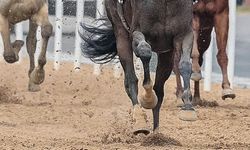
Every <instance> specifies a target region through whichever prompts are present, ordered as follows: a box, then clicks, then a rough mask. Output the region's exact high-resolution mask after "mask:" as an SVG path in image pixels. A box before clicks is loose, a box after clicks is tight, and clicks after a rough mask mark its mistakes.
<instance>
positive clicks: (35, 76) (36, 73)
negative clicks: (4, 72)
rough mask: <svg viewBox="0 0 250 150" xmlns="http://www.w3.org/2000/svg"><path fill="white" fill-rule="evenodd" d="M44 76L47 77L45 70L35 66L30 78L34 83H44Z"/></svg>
mask: <svg viewBox="0 0 250 150" xmlns="http://www.w3.org/2000/svg"><path fill="white" fill-rule="evenodd" d="M44 78H45V71H44V69H38V68H35V69H34V70H33V71H32V72H31V74H30V80H31V81H32V82H33V83H34V84H41V83H43V81H44Z"/></svg>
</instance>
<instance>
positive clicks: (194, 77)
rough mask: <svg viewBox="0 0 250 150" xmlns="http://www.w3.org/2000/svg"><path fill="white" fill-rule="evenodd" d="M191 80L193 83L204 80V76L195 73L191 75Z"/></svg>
mask: <svg viewBox="0 0 250 150" xmlns="http://www.w3.org/2000/svg"><path fill="white" fill-rule="evenodd" d="M191 79H192V80H193V81H200V80H201V79H202V75H201V73H200V72H193V73H192V75H191Z"/></svg>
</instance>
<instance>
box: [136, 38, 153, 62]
mask: <svg viewBox="0 0 250 150" xmlns="http://www.w3.org/2000/svg"><path fill="white" fill-rule="evenodd" d="M134 52H135V55H136V56H137V57H139V58H141V59H142V60H150V59H151V57H152V49H151V46H150V45H149V44H148V43H147V42H146V41H142V42H140V43H139V44H138V45H137V47H136V48H135V50H134Z"/></svg>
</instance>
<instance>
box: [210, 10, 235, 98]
mask: <svg viewBox="0 0 250 150" xmlns="http://www.w3.org/2000/svg"><path fill="white" fill-rule="evenodd" d="M228 17H229V16H228V9H225V10H224V11H223V12H221V13H220V14H216V15H215V18H214V19H215V32H216V39H217V47H218V54H217V61H218V63H219V66H220V68H221V71H222V75H223V81H222V88H223V92H222V99H223V100H224V99H226V98H232V99H233V98H235V97H236V95H235V93H234V91H233V90H232V89H231V88H230V82H229V80H228V74H227V65H228V57H227V54H226V46H227V38H228V28H229V27H228V26H229V18H228Z"/></svg>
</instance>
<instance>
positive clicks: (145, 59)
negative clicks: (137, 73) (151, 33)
mask: <svg viewBox="0 0 250 150" xmlns="http://www.w3.org/2000/svg"><path fill="white" fill-rule="evenodd" d="M132 47H133V50H134V52H135V54H136V56H137V57H139V58H140V59H141V61H142V64H143V69H144V80H143V88H144V90H145V93H144V94H143V95H142V96H141V99H140V103H141V106H142V107H143V108H145V109H153V108H154V107H155V106H156V104H157V102H158V99H157V96H156V94H155V91H154V90H153V83H152V81H151V78H150V68H149V63H150V59H151V56H152V49H151V46H150V45H149V44H148V43H147V42H146V41H145V37H144V35H143V34H142V33H141V32H138V31H134V32H133V42H132Z"/></svg>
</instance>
